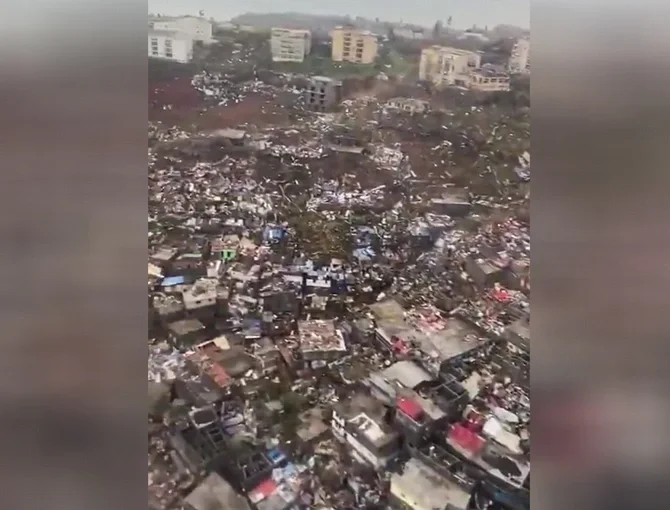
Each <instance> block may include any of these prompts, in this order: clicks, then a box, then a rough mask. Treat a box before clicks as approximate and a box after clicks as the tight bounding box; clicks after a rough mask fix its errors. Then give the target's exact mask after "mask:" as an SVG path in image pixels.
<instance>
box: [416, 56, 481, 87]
mask: <svg viewBox="0 0 670 510" xmlns="http://www.w3.org/2000/svg"><path fill="white" fill-rule="evenodd" d="M480 67H481V56H480V55H479V54H478V53H475V52H473V51H467V50H460V49H457V48H448V47H445V46H430V47H428V48H424V50H423V51H422V52H421V62H420V64H419V79H420V80H425V81H429V82H431V83H433V84H434V85H436V86H438V87H439V86H446V85H462V86H468V85H469V83H470V74H471V72H472V71H474V70H475V69H479V68H480Z"/></svg>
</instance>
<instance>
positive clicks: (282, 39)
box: [270, 28, 312, 62]
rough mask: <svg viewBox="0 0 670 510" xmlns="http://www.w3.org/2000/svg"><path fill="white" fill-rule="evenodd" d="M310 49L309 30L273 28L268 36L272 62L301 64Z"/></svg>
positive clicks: (310, 36) (310, 37)
mask: <svg viewBox="0 0 670 510" xmlns="http://www.w3.org/2000/svg"><path fill="white" fill-rule="evenodd" d="M311 47H312V35H311V33H310V31H309V30H292V29H290V28H273V29H272V31H271V34H270V51H271V52H272V61H273V62H302V61H304V60H305V57H306V56H307V55H309V52H310V50H311Z"/></svg>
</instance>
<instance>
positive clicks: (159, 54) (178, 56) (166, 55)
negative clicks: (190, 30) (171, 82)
mask: <svg viewBox="0 0 670 510" xmlns="http://www.w3.org/2000/svg"><path fill="white" fill-rule="evenodd" d="M149 56H150V57H153V58H160V59H164V60H173V61H175V62H181V63H182V64H185V63H187V62H190V61H191V60H192V59H193V39H192V38H191V37H190V36H188V35H186V34H183V33H181V32H177V31H167V30H149Z"/></svg>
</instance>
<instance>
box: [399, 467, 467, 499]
mask: <svg viewBox="0 0 670 510" xmlns="http://www.w3.org/2000/svg"><path fill="white" fill-rule="evenodd" d="M469 501H470V494H468V493H467V492H466V491H465V490H464V489H462V488H461V487H459V486H458V485H457V484H456V483H455V482H452V481H451V480H448V479H447V478H445V477H443V476H442V475H440V474H439V473H438V472H437V471H435V470H434V469H432V468H430V467H428V466H426V465H425V464H424V463H423V462H421V461H420V460H418V459H411V460H410V461H409V462H408V463H407V464H406V465H405V468H404V470H403V472H402V473H401V474H400V473H394V474H393V475H392V476H391V506H392V508H411V509H412V510H428V509H431V510H432V509H434V508H440V509H443V508H448V509H459V510H465V509H466V508H467V507H468V502H469Z"/></svg>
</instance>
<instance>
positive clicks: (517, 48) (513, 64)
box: [509, 38, 530, 74]
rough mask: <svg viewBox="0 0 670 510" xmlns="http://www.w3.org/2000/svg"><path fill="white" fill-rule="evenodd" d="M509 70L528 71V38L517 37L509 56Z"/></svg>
mask: <svg viewBox="0 0 670 510" xmlns="http://www.w3.org/2000/svg"><path fill="white" fill-rule="evenodd" d="M509 72H510V73H512V74H518V73H521V74H526V73H530V39H525V38H524V39H518V40H517V41H516V43H515V44H514V48H512V54H511V55H510V58H509Z"/></svg>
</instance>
